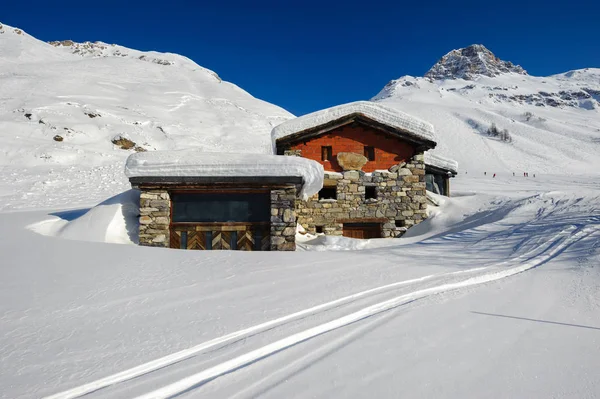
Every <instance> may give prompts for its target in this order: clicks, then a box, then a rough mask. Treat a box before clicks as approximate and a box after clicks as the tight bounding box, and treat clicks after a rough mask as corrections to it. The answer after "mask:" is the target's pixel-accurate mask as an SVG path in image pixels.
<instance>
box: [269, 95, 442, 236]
mask: <svg viewBox="0 0 600 399" xmlns="http://www.w3.org/2000/svg"><path fill="white" fill-rule="evenodd" d="M271 135H272V139H273V142H274V146H275V150H276V152H277V154H279V155H291V156H300V157H304V158H309V159H312V160H314V161H317V162H319V163H320V164H321V165H323V167H324V169H325V176H324V186H323V189H321V191H319V192H318V193H317V194H315V195H314V196H313V197H311V198H310V199H309V200H308V201H306V202H303V203H299V204H298V205H297V214H298V223H300V224H301V225H302V226H303V227H304V228H305V229H306V230H307V231H309V232H312V233H325V234H334V235H344V236H348V237H354V238H376V237H399V236H401V235H402V234H404V232H405V231H406V230H407V229H408V228H409V227H411V226H413V225H415V224H417V223H419V222H421V221H422V220H424V219H425V218H426V217H427V214H426V207H427V197H426V191H425V189H426V166H425V155H424V154H425V152H426V151H427V150H430V149H432V148H434V147H435V146H436V142H435V136H434V129H433V126H432V125H431V124H429V123H427V122H424V121H421V120H419V119H417V118H414V117H412V116H410V115H407V114H405V113H403V112H399V111H397V110H395V109H391V108H388V107H386V106H383V105H381V104H379V103H374V102H368V101H359V102H354V103H349V104H343V105H339V106H336V107H332V108H328V109H325V110H321V111H317V112H314V113H311V114H308V115H304V116H301V117H299V118H296V119H292V120H289V121H286V122H283V123H282V124H280V125H278V126H276V127H275V128H274V129H273V130H272V133H271ZM436 159H437V158H436ZM439 164H440V163H439V162H438V165H439ZM438 169H439V170H441V169H440V168H437V167H435V168H434V169H432V171H436V176H437V172H439V170H438ZM445 176H446V178H447V174H446V175H445Z"/></svg>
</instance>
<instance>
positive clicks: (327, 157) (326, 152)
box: [321, 146, 332, 161]
mask: <svg viewBox="0 0 600 399" xmlns="http://www.w3.org/2000/svg"><path fill="white" fill-rule="evenodd" d="M331 158H332V150H331V146H323V147H321V160H322V161H331Z"/></svg>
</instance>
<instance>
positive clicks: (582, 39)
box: [0, 0, 600, 115]
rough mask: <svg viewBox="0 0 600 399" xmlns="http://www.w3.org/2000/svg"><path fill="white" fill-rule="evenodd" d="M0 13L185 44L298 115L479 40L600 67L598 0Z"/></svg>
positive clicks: (16, 20)
mask: <svg viewBox="0 0 600 399" xmlns="http://www.w3.org/2000/svg"><path fill="white" fill-rule="evenodd" d="M5 3H6V4H3V6H2V9H1V11H2V12H1V13H0V21H1V22H3V23H6V24H8V25H12V26H17V27H20V28H22V29H24V30H25V31H26V32H28V33H29V34H31V35H33V36H35V37H37V38H38V39H41V40H45V41H49V40H63V39H72V40H75V41H85V40H90V41H95V40H101V41H104V42H108V43H117V44H121V45H123V46H127V47H132V48H136V49H140V50H156V51H169V52H174V53H179V54H182V55H185V56H187V57H189V58H191V59H193V60H194V61H196V62H197V63H198V64H200V65H202V66H204V67H206V68H209V69H212V70H214V71H215V72H217V73H218V74H219V75H220V76H221V77H222V78H223V79H225V80H228V81H231V82H233V83H235V84H237V85H239V86H241V87H242V88H244V89H245V90H247V91H249V92H250V93H251V94H253V95H254V96H256V97H258V98H261V99H263V100H266V101H269V102H272V103H275V104H277V105H279V106H282V107H283V108H285V109H287V110H289V111H290V112H292V113H294V114H296V115H301V114H305V113H308V112H311V111H314V110H317V109H321V108H324V107H328V106H332V105H336V104H340V103H345V102H349V101H355V100H365V99H369V98H371V97H372V96H374V95H375V94H377V92H378V91H379V90H380V89H381V88H382V87H383V86H384V85H385V84H386V83H387V82H388V81H389V80H391V79H394V78H397V77H399V76H402V75H417V76H420V75H423V74H424V73H425V72H426V71H427V70H428V69H429V68H430V67H431V66H432V65H433V64H434V63H435V62H436V61H437V60H438V59H439V58H440V57H442V56H443V55H444V54H445V53H447V52H448V51H450V50H452V49H454V48H460V47H465V46H467V45H469V44H473V43H481V44H484V45H485V46H487V47H488V48H489V49H490V50H492V51H493V52H494V53H495V54H496V55H497V56H499V57H500V58H502V59H505V60H509V61H512V62H514V63H517V64H520V65H522V66H523V67H524V68H525V69H527V71H528V72H529V73H530V74H533V75H549V74H553V73H559V72H565V71H567V70H571V69H578V68H585V67H600V40H599V39H598V37H599V36H600V33H599V31H598V26H599V25H598V19H597V18H598V15H600V2H598V1H594V0H583V1H578V2H565V1H563V2H560V3H559V2H555V3H553V2H552V0H547V1H538V0H534V1H527V0H521V1H515V0H504V1H502V2H492V1H444V2H442V1H436V0H430V1H410V2H405V1H375V0H372V1H369V2H352V1H345V2H342V1H329V2H328V1H325V0H322V1H314V0H306V1H245V2H243V1H228V0H211V1H210V2H208V1H202V0H200V1H178V0H172V1H160V2H158V1H153V0H148V1H137V0H131V1H127V0H122V1H114V0H108V1H101V2H85V1H84V2H82V1H53V2H50V1H40V0H30V1H28V2H27V3H20V2H16V1H10V2H5Z"/></svg>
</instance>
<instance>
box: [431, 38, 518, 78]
mask: <svg viewBox="0 0 600 399" xmlns="http://www.w3.org/2000/svg"><path fill="white" fill-rule="evenodd" d="M502 73H517V74H521V75H526V74H527V72H526V71H525V70H524V69H523V68H522V67H520V66H519V65H514V64H513V63H512V62H510V61H503V60H501V59H500V58H498V57H496V56H495V55H494V53H492V52H491V51H490V50H488V49H487V48H486V47H485V46H483V45H481V44H473V45H471V46H469V47H465V48H461V49H458V50H452V51H450V52H449V53H448V54H446V55H445V56H443V57H442V58H441V59H440V60H439V61H438V62H437V63H436V64H435V65H434V66H433V67H432V68H431V69H430V70H429V71H428V72H427V73H426V74H425V77H426V78H429V79H432V80H438V79H465V80H473V79H474V78H475V77H477V76H489V77H494V76H498V75H500V74H502Z"/></svg>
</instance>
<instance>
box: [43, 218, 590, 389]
mask: <svg viewBox="0 0 600 399" xmlns="http://www.w3.org/2000/svg"><path fill="white" fill-rule="evenodd" d="M593 231H595V228H592V227H586V228H581V227H577V226H569V227H567V228H565V229H563V230H562V231H561V232H559V233H558V234H556V235H555V236H554V237H553V239H552V240H549V241H548V242H546V243H544V244H542V245H540V246H538V247H536V248H534V249H532V250H530V251H529V252H527V253H525V254H522V255H520V256H518V257H515V258H512V259H509V260H507V261H504V262H500V263H496V264H492V265H489V266H484V267H477V268H472V269H467V270H461V271H457V272H449V273H439V274H432V275H428V276H424V277H419V278H415V279H410V280H403V281H398V282H395V283H392V284H387V285H383V286H379V287H375V288H372V289H369V290H365V291H361V292H358V293H355V294H352V295H348V296H345V297H343V298H339V299H336V300H333V301H330V302H327V303H323V304H320V305H317V306H313V307H310V308H308V309H304V310H301V311H298V312H295V313H292V314H289V315H286V316H283V317H280V318H277V319H273V320H270V321H267V322H265V323H261V324H257V325H255V326H252V327H248V328H245V329H242V330H239V331H235V332H233V333H230V334H227V335H224V336H221V337H218V338H215V339H212V340H209V341H206V342H204V343H201V344H199V345H196V346H193V347H191V348H188V349H185V350H182V351H179V352H175V353H173V354H170V355H167V356H164V357H161V358H158V359H155V360H152V361H150V362H147V363H144V364H142V365H139V366H136V367H133V368H130V369H128V370H125V371H122V372H119V373H116V374H113V375H110V376H107V377H104V378H101V379H99V380H96V381H93V382H90V383H86V384H83V385H81V386H78V387H75V388H72V389H69V390H67V391H64V392H60V393H57V394H54V395H51V396H48V397H47V398H46V399H70V398H78V397H81V396H83V395H87V394H89V393H92V392H96V391H99V390H102V389H104V388H107V387H111V386H115V385H117V384H122V383H125V382H127V381H130V380H132V379H134V378H138V377H141V376H144V375H147V374H149V373H152V372H155V371H157V370H160V369H164V368H168V367H169V366H172V365H174V364H175V363H178V362H181V361H183V360H186V359H189V358H191V357H194V356H196V355H198V354H202V353H205V352H206V351H208V350H210V349H213V348H216V347H220V346H224V345H227V344H230V343H233V342H235V341H237V340H240V339H243V338H248V337H251V336H253V335H256V334H260V333H262V332H265V331H268V330H271V329H274V328H278V327H281V326H284V325H286V324H289V323H292V322H296V321H298V320H301V319H305V318H307V317H310V316H315V315H318V314H321V313H324V312H328V311H331V310H332V309H337V308H341V307H343V306H346V305H349V304H353V303H355V302H358V301H362V300H365V299H368V298H371V297H376V296H378V295H381V294H385V293H389V292H394V291H395V290H397V289H400V288H402V287H410V286H413V285H414V286H416V287H415V288H416V289H414V290H412V291H410V292H408V293H404V294H402V295H399V296H394V297H392V298H390V299H387V300H383V301H379V302H377V303H375V304H372V305H369V306H366V307H363V308H362V309H360V310H358V311H354V312H351V313H349V314H347V315H344V316H342V317H338V318H335V319H333V320H331V321H328V322H325V323H322V324H318V325H316V326H314V327H311V328H308V329H305V330H303V331H300V332H297V333H295V334H292V335H289V336H287V337H285V338H282V339H279V340H277V341H275V342H272V343H270V344H267V345H264V346H262V347H259V348H257V349H254V350H252V351H249V352H247V353H244V354H242V355H239V356H236V357H234V358H232V359H230V360H227V361H224V362H221V363H219V364H217V365H214V366H212V367H209V368H207V369H205V370H202V371H200V372H197V373H195V374H192V375H189V376H187V377H185V378H182V379H179V380H177V381H174V382H172V383H169V384H167V385H164V386H162V387H160V388H158V389H155V390H152V391H150V392H148V393H146V394H144V395H142V396H139V397H138V398H137V399H150V398H170V397H174V396H177V395H180V394H182V393H184V392H188V391H190V390H193V389H195V388H198V387H200V386H202V385H204V384H206V383H207V382H209V381H211V380H214V379H215V378H218V377H220V376H223V375H225V374H228V373H231V372H234V371H235V370H238V369H240V368H243V367H246V366H248V365H250V364H253V363H256V362H257V361H260V360H261V359H263V358H266V357H268V356H271V355H273V354H275V353H277V352H280V351H282V350H285V349H287V348H290V347H292V346H295V345H298V344H300V343H302V342H304V341H307V340H309V339H312V338H314V337H317V336H320V335H323V334H326V333H328V332H330V331H333V330H337V329H339V328H342V327H345V326H348V325H350V324H353V323H356V322H359V321H360V320H363V319H365V318H368V317H371V316H374V315H377V314H379V313H382V312H386V311H388V310H391V309H394V308H397V307H399V306H402V305H405V304H408V303H410V302H413V301H415V300H418V299H423V298H426V297H429V296H431V295H436V294H440V293H444V292H448V291H453V290H457V289H460V288H465V287H470V286H475V285H479V284H483V283H487V282H491V281H496V280H499V279H502V278H506V277H509V276H512V275H515V274H518V273H522V272H524V271H526V270H530V269H532V268H535V267H538V266H540V265H542V264H543V263H545V262H547V261H549V260H550V259H552V258H554V257H555V256H557V255H559V254H560V253H562V252H563V251H564V250H566V249H567V248H568V247H569V246H571V245H573V244H574V243H575V242H577V241H579V240H581V239H583V238H585V237H586V236H588V235H590V234H592V233H593ZM506 265H509V266H508V267H507V266H506ZM511 265H514V266H511ZM477 272H480V274H478V275H476V276H471V277H466V278H461V276H462V275H469V274H473V273H477ZM438 280H439V281H440V282H439V283H438V284H434V285H433V286H429V287H426V288H422V287H421V288H418V287H419V284H421V283H428V282H431V281H433V282H435V281H438Z"/></svg>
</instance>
